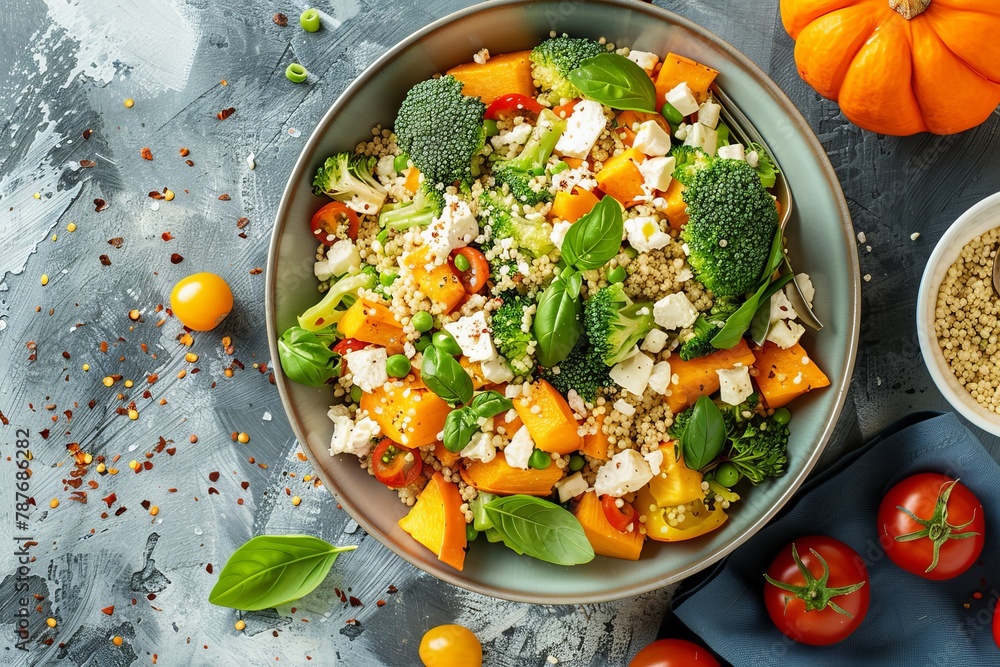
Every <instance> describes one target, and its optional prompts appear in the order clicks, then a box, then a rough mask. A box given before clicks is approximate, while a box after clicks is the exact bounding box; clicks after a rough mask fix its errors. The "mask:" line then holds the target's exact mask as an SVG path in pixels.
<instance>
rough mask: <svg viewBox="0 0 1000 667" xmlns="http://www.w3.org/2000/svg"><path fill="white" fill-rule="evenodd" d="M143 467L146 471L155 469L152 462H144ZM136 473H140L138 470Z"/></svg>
mask: <svg viewBox="0 0 1000 667" xmlns="http://www.w3.org/2000/svg"><path fill="white" fill-rule="evenodd" d="M142 467H143V469H145V470H152V469H153V462H152V461H143V462H142ZM136 472H138V469H136Z"/></svg>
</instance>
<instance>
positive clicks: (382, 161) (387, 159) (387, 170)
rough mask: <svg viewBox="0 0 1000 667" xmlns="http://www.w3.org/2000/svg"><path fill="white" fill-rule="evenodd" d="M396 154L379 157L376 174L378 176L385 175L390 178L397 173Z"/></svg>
mask: <svg viewBox="0 0 1000 667" xmlns="http://www.w3.org/2000/svg"><path fill="white" fill-rule="evenodd" d="M395 160H396V156H395V155H383V156H382V157H380V158H379V159H378V164H376V165H375V174H376V175H378V176H385V177H386V178H389V177H391V176H394V175H395V174H396V168H395V167H394V166H393V162H395Z"/></svg>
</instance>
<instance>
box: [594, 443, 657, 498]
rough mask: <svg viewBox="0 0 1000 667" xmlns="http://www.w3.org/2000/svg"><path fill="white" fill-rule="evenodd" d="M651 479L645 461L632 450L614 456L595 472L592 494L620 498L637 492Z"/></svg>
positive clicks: (651, 472)
mask: <svg viewBox="0 0 1000 667" xmlns="http://www.w3.org/2000/svg"><path fill="white" fill-rule="evenodd" d="M651 479H653V471H652V470H650V468H649V464H648V463H646V459H644V458H642V454H640V453H639V452H637V451H635V450H634V449H626V450H625V451H623V452H618V453H617V454H615V455H614V456H613V457H612V458H611V460H610V461H608V462H607V463H605V464H604V465H603V466H601V469H600V470H598V471H597V480H596V481H595V482H594V492H595V493H596V494H597V495H598V496H604V495H608V496H612V497H613V498H621V497H622V496H624V495H625V494H626V493H631V492H633V491H638V490H639V489H641V488H642V487H644V486H646V484H648V483H649V480H651Z"/></svg>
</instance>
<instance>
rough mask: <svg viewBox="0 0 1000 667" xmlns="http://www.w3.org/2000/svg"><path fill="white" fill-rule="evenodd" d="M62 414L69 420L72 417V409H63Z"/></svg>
mask: <svg viewBox="0 0 1000 667" xmlns="http://www.w3.org/2000/svg"><path fill="white" fill-rule="evenodd" d="M63 414H64V415H66V421H69V420H70V419H72V418H73V411H72V410H63Z"/></svg>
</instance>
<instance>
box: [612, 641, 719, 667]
mask: <svg viewBox="0 0 1000 667" xmlns="http://www.w3.org/2000/svg"><path fill="white" fill-rule="evenodd" d="M628 667H719V661H718V660H716V659H715V658H714V657H712V654H711V653H709V652H708V649H706V648H703V647H701V646H698V645H697V644H695V643H693V642H689V641H686V640H684V639H657V640H656V641H655V642H653V643H652V644H650V645H648V646H646V647H645V648H644V649H642V650H641V651H639V652H638V653H636V654H635V657H634V658H632V661H631V662H629V663H628Z"/></svg>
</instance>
